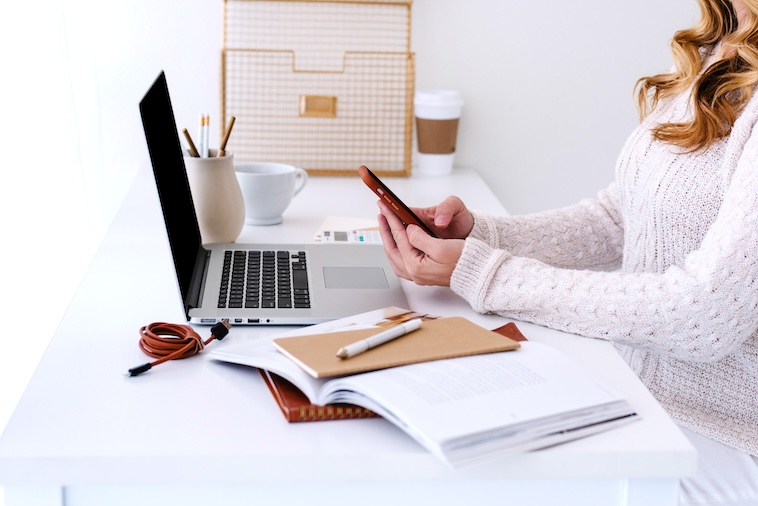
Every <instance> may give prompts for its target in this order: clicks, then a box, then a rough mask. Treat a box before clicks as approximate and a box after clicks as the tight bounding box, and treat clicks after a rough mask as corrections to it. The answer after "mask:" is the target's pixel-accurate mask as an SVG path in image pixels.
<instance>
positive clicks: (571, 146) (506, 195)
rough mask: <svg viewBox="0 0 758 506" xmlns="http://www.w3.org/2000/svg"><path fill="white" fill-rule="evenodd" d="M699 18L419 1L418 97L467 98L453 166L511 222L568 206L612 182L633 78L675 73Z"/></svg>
mask: <svg viewBox="0 0 758 506" xmlns="http://www.w3.org/2000/svg"><path fill="white" fill-rule="evenodd" d="M698 14H699V11H698V9H697V4H696V2H695V1H694V0H666V1H661V0H634V1H631V0H613V1H609V0H577V1H565V0H542V1H531V2H528V1H527V2H524V1H513V0H505V1H503V0H467V1H463V0H415V1H414V4H413V35H412V45H413V49H414V51H415V52H416V58H417V72H416V73H417V78H416V87H417V89H423V88H435V87H447V88H456V89H459V90H460V91H461V92H462V93H463V95H464V98H465V100H466V105H465V106H464V113H463V117H462V118H461V124H460V130H459V138H458V146H457V153H456V163H457V164H459V165H461V166H469V167H475V168H476V169H477V170H479V171H480V173H481V174H482V175H483V176H484V178H485V179H486V180H487V182H488V183H489V184H490V186H491V187H492V188H493V190H494V191H495V193H496V194H497V196H498V197H499V198H500V200H501V201H502V202H503V204H504V205H505V207H506V208H507V209H508V210H509V211H510V212H511V213H518V214H520V213H526V212H531V211H537V210H541V209H547V208H551V207H556V206H562V205H569V204H572V203H574V202H576V201H578V200H579V199H581V198H584V197H593V196H594V195H595V194H596V192H597V190H599V189H601V188H602V187H604V186H606V185H607V184H608V183H610V182H611V181H612V179H613V170H614V165H615V162H616V157H617V156H618V153H619V151H620V149H621V147H622V145H623V143H624V141H625V139H626V137H627V136H628V135H629V133H630V132H631V130H632V129H633V128H634V127H635V126H636V125H637V123H638V117H637V111H636V109H635V107H634V103H633V101H632V90H633V87H634V84H635V82H636V80H637V79H638V78H640V77H642V76H644V75H650V74H652V73H656V72H660V71H663V70H667V69H668V68H670V66H671V58H670V52H669V42H670V40H671V36H672V35H673V33H674V31H675V30H677V29H680V28H684V27H686V26H690V25H692V24H694V22H695V21H696V20H697V15H698ZM469 205H471V206H474V207H475V203H469Z"/></svg>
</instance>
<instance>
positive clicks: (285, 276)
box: [218, 250, 311, 309]
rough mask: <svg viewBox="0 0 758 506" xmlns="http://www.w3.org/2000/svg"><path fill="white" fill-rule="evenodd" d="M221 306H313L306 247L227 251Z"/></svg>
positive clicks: (220, 291)
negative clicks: (288, 249)
mask: <svg viewBox="0 0 758 506" xmlns="http://www.w3.org/2000/svg"><path fill="white" fill-rule="evenodd" d="M218 307H219V308H232V309H234V308H262V309H267V308H309V307H311V299H310V293H309V292H308V271H307V261H306V255H305V251H298V252H290V251H257V250H254V251H241V250H236V251H225V252H224V271H223V274H222V276H221V288H220V290H219V294H218Z"/></svg>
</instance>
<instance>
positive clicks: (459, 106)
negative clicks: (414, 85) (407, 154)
mask: <svg viewBox="0 0 758 506" xmlns="http://www.w3.org/2000/svg"><path fill="white" fill-rule="evenodd" d="M462 110H463V97H462V96H461V94H460V92H458V91H455V90H443V89H438V90H427V91H418V92H416V96H415V99H414V114H415V116H416V142H417V147H418V153H417V155H418V168H417V172H418V173H419V174H421V175H444V174H449V173H450V172H451V171H452V170H453V161H454V158H455V147H456V142H457V138H458V123H459V120H460V117H461V112H462Z"/></svg>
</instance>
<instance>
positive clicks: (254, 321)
mask: <svg viewBox="0 0 758 506" xmlns="http://www.w3.org/2000/svg"><path fill="white" fill-rule="evenodd" d="M260 322H261V320H260V319H259V318H248V319H247V323H260Z"/></svg>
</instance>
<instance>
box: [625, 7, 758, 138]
mask: <svg viewBox="0 0 758 506" xmlns="http://www.w3.org/2000/svg"><path fill="white" fill-rule="evenodd" d="M743 3H744V6H745V11H746V13H745V19H743V20H742V25H743V26H740V27H739V28H738V26H737V15H736V12H735V9H734V6H733V5H732V1H731V0H698V4H699V5H700V11H701V14H702V15H701V18H700V21H699V22H698V23H697V25H695V26H693V27H692V28H689V29H686V30H681V31H679V32H677V33H676V34H675V35H674V38H673V40H672V42H671V49H672V53H673V59H674V63H675V66H674V68H675V70H674V71H673V72H670V73H664V74H658V75H655V76H652V77H643V78H642V79H640V80H639V81H637V85H636V86H635V94H636V96H637V105H638V108H639V112H640V117H641V118H644V117H645V116H647V114H648V113H649V112H650V111H652V110H653V109H654V108H655V107H656V106H657V105H658V103H659V102H660V101H661V100H663V99H665V98H667V97H670V96H672V95H675V94H677V93H680V92H682V91H684V90H686V89H687V88H688V87H689V86H691V85H692V86H693V91H692V101H693V104H692V105H693V111H694V115H693V118H692V120H691V121H687V122H682V123H665V124H661V125H658V126H657V127H656V128H655V129H654V130H653V135H654V136H655V138H656V139H659V140H661V141H664V142H669V143H672V144H674V145H677V146H680V147H682V148H685V149H686V150H688V151H697V150H700V149H704V148H707V147H709V146H711V145H712V144H713V143H714V142H716V141H717V140H719V139H721V138H723V137H726V136H727V135H729V133H730V132H731V129H732V126H733V125H734V122H735V120H736V119H737V117H738V116H739V113H740V111H742V109H743V108H744V107H745V104H746V103H747V102H748V101H749V100H750V97H751V96H752V95H753V90H754V87H755V85H756V83H758V0H743ZM720 41H721V42H722V44H721V47H720V49H719V52H718V54H717V55H716V59H715V60H714V63H713V64H712V65H710V66H709V67H708V68H707V69H705V70H704V71H703V64H704V62H705V60H706V58H707V57H708V56H709V55H710V54H711V53H712V52H713V50H714V48H715V46H716V44H717V43H718V42H720Z"/></svg>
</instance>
